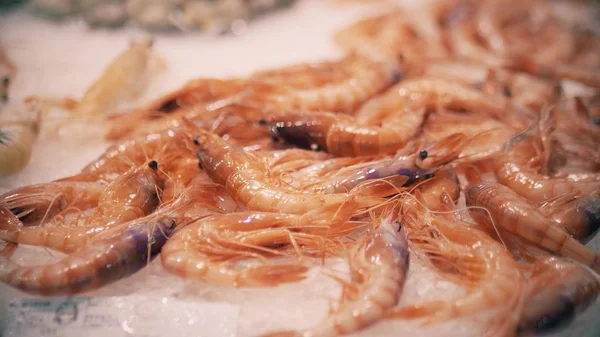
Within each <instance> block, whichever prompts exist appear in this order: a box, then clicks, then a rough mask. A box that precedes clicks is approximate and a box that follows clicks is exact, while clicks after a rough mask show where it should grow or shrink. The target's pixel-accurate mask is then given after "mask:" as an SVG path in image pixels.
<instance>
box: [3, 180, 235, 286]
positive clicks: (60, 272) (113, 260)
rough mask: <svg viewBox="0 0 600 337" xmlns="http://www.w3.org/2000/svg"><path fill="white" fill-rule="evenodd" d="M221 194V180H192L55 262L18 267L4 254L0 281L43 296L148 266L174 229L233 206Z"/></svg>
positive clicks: (97, 283) (106, 281)
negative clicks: (139, 215) (171, 197)
mask: <svg viewBox="0 0 600 337" xmlns="http://www.w3.org/2000/svg"><path fill="white" fill-rule="evenodd" d="M223 195H225V193H224V191H223V188H222V187H221V186H219V185H215V184H213V183H210V184H202V183H194V184H191V186H190V187H189V188H187V189H186V190H185V191H184V192H183V193H182V194H181V195H180V196H179V197H178V198H177V199H175V200H171V201H169V202H166V203H164V204H163V205H161V207H160V208H159V209H158V210H157V211H156V212H155V213H153V214H150V215H146V216H144V217H142V218H139V219H135V220H133V221H129V222H126V223H122V224H119V225H115V226H113V227H112V228H109V229H107V230H106V231H103V232H101V233H97V234H95V235H94V236H93V237H91V238H90V239H89V240H88V244H87V245H84V246H82V247H79V248H78V249H77V250H75V251H73V252H72V253H71V254H70V255H68V256H66V257H65V258H64V259H62V260H61V261H59V262H57V263H54V264H50V265H46V266H20V265H17V264H15V263H14V262H12V261H10V260H9V259H8V257H7V256H2V257H0V281H2V282H5V283H7V284H9V285H11V286H13V287H16V288H18V289H21V290H23V291H26V292H30V293H36V294H43V295H68V294H75V293H79V292H82V291H87V290H92V289H95V288H98V287H101V286H103V285H106V284H109V283H112V282H115V281H117V280H119V279H121V278H124V277H127V276H129V275H131V274H133V273H135V272H137V271H138V270H140V269H141V268H143V267H144V266H146V264H148V263H149V262H150V261H151V260H152V259H153V258H154V257H156V255H157V254H158V253H159V252H160V250H161V249H162V246H163V245H164V244H165V242H166V241H167V239H168V238H169V237H170V236H171V235H172V234H173V233H174V232H175V230H176V229H178V228H181V227H184V226H186V225H188V224H189V223H192V222H194V221H197V220H198V219H200V218H203V217H206V216H210V215H213V214H215V213H220V212H223V211H231V209H228V207H227V206H226V203H227V202H226V201H225V200H224V199H223ZM224 206H225V207H224ZM0 211H1V208H0Z"/></svg>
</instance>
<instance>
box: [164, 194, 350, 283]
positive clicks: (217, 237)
mask: <svg viewBox="0 0 600 337" xmlns="http://www.w3.org/2000/svg"><path fill="white" fill-rule="evenodd" d="M354 206H355V205H354V204H353V203H352V202H350V203H348V204H346V205H343V206H342V207H341V208H331V209H327V208H325V209H318V210H314V211H312V212H308V213H306V214H304V215H296V214H282V213H263V212H238V213H231V214H223V215H218V216H212V217H208V218H205V219H202V220H200V221H198V222H195V223H194V224H191V225H189V226H187V227H186V228H184V229H182V230H181V231H179V232H177V233H176V235H174V237H173V238H172V239H171V240H170V241H169V243H168V244H167V245H166V246H165V247H164V248H163V251H162V255H161V258H162V262H163V265H164V266H165V268H167V270H169V271H170V272H172V273H175V274H177V275H180V276H183V277H186V278H193V279H201V280H204V281H208V282H210V283H215V284H221V285H228V286H235V287H239V286H244V287H257V286H258V287H260V286H274V285H277V284H281V283H286V282H296V281H299V280H301V279H303V278H304V274H305V273H306V272H307V271H308V268H307V267H306V266H303V265H302V264H301V263H298V262H300V261H298V262H296V263H283V264H281V263H275V264H267V263H263V264H261V265H258V266H256V265H250V266H248V267H246V268H236V267H235V264H234V262H236V261H239V260H240V259H241V258H244V257H245V258H247V259H261V260H263V262H266V261H264V258H265V257H272V256H280V257H281V256H287V254H286V253H285V252H284V251H283V250H282V248H285V247H286V246H289V247H290V249H291V253H293V254H296V253H299V252H300V251H302V252H309V249H313V250H314V251H315V253H317V254H319V255H320V254H322V251H323V249H326V246H327V245H328V244H327V241H328V240H327V238H326V236H328V235H335V233H336V232H338V233H343V232H344V231H345V230H344V227H345V226H344V225H343V224H344V223H345V221H346V220H347V219H349V218H350V216H351V215H352V214H353V212H354ZM336 224H341V225H342V226H341V227H340V226H339V225H336ZM300 247H301V248H300ZM300 257H301V256H300Z"/></svg>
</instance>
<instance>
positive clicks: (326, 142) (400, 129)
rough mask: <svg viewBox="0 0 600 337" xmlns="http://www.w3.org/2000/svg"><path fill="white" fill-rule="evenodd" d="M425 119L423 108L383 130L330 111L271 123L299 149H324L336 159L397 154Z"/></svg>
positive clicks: (291, 115) (285, 117)
mask: <svg viewBox="0 0 600 337" xmlns="http://www.w3.org/2000/svg"><path fill="white" fill-rule="evenodd" d="M424 116H425V112H424V110H423V109H421V110H419V111H415V112H414V113H408V114H405V116H404V117H400V118H397V119H396V120H395V122H398V124H397V125H396V124H383V125H385V126H381V127H380V126H363V123H359V122H358V120H357V119H355V118H352V117H350V116H345V115H339V114H333V113H326V112H319V113H302V112H298V113H287V114H285V115H280V116H275V117H271V118H270V119H269V121H270V122H271V123H272V124H273V127H272V129H273V133H274V134H275V136H277V137H281V138H283V139H284V140H286V141H287V142H289V143H292V144H294V145H296V146H299V147H302V148H307V149H313V150H316V149H323V150H325V151H327V152H328V153H330V154H333V155H335V156H367V155H380V154H394V153H396V151H398V150H399V149H401V148H402V147H404V146H405V145H406V144H407V143H408V142H409V141H410V140H411V139H412V138H413V137H414V136H415V135H416V134H417V133H418V130H419V129H420V125H421V123H422V122H423V118H424ZM401 120H403V121H405V122H407V123H408V124H404V123H400V121H401ZM395 122H394V123H395ZM413 122H414V123H413ZM394 125H396V126H397V127H394ZM404 128H406V129H404Z"/></svg>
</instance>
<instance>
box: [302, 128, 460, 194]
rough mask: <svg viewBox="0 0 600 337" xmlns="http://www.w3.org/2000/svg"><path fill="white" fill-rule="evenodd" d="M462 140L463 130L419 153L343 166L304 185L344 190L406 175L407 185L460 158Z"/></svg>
mask: <svg viewBox="0 0 600 337" xmlns="http://www.w3.org/2000/svg"><path fill="white" fill-rule="evenodd" d="M462 141H463V140H462V138H461V136H460V135H459V134H457V135H450V136H449V137H447V138H444V139H442V140H441V141H439V142H438V143H435V144H433V145H430V146H428V147H426V148H424V149H420V150H419V151H416V153H415V152H414V151H413V152H412V153H411V154H408V155H403V154H398V155H396V156H394V157H392V158H390V157H386V158H382V159H378V160H374V161H365V162H361V163H358V164H355V165H352V166H346V167H342V168H340V169H339V170H337V171H334V172H332V173H333V174H330V175H324V176H321V177H319V179H317V181H316V182H314V183H312V184H310V185H308V186H307V185H304V186H303V187H302V188H303V189H307V188H310V190H311V191H315V192H319V193H340V192H345V191H351V190H352V189H353V188H355V187H357V186H358V185H361V184H362V185H365V184H364V183H365V182H367V181H369V180H378V179H383V178H389V177H393V176H402V177H405V179H403V180H401V181H402V184H400V186H403V185H404V184H409V183H412V182H414V181H415V180H416V179H419V178H423V177H428V176H429V175H430V174H431V173H432V172H433V171H434V170H435V169H436V168H437V167H439V166H441V165H444V164H446V163H448V162H450V161H451V160H453V159H454V158H456V155H457V153H458V152H459V151H460V150H461V144H462V143H461V142H462ZM357 159H358V158H357ZM304 174H305V172H302V173H300V174H299V175H296V174H292V176H293V177H297V179H298V180H299V181H302V176H303V175H304ZM365 186H366V185H365ZM360 187H363V186H360ZM392 190H394V189H392Z"/></svg>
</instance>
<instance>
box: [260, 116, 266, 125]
mask: <svg viewBox="0 0 600 337" xmlns="http://www.w3.org/2000/svg"><path fill="white" fill-rule="evenodd" d="M258 125H267V121H266V120H265V119H264V118H261V119H260V120H259V121H258Z"/></svg>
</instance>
